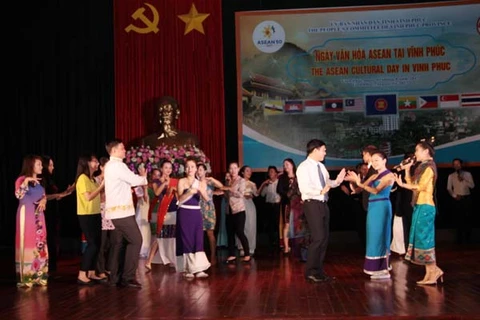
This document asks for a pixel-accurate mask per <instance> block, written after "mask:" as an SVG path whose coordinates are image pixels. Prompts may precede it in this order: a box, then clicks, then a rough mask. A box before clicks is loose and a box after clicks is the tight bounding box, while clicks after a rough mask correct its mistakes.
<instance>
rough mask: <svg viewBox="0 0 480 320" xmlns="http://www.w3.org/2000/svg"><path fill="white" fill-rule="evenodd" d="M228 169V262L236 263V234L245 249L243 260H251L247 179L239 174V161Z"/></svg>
mask: <svg viewBox="0 0 480 320" xmlns="http://www.w3.org/2000/svg"><path fill="white" fill-rule="evenodd" d="M228 171H229V173H230V176H231V180H230V183H229V184H228V185H227V187H228V188H226V190H227V191H225V195H226V197H227V199H228V205H229V208H228V211H227V214H226V220H227V221H226V222H227V235H228V258H227V260H226V261H225V262H226V263H234V262H235V261H236V259H237V257H236V254H235V235H236V236H237V237H238V239H239V240H240V242H241V244H242V248H243V250H244V251H245V256H244V257H243V259H242V261H243V262H250V260H251V257H250V248H249V246H248V239H247V237H246V236H245V218H246V216H245V201H244V194H245V180H244V179H243V178H242V177H240V176H239V175H238V171H239V167H238V163H237V162H232V163H230V165H229V168H228Z"/></svg>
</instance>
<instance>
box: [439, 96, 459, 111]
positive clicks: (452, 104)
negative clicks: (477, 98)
mask: <svg viewBox="0 0 480 320" xmlns="http://www.w3.org/2000/svg"><path fill="white" fill-rule="evenodd" d="M439 104H440V108H457V107H460V97H459V96H458V94H445V95H441V96H440V102H439Z"/></svg>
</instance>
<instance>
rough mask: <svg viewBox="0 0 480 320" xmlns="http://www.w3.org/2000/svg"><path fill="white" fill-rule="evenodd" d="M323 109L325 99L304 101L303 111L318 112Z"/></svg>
mask: <svg viewBox="0 0 480 320" xmlns="http://www.w3.org/2000/svg"><path fill="white" fill-rule="evenodd" d="M322 111H323V100H305V101H304V102H303V112H306V113H316V112H322Z"/></svg>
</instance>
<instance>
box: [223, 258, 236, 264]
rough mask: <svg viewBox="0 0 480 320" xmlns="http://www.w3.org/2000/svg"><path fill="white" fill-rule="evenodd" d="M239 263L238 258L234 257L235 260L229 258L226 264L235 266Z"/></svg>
mask: <svg viewBox="0 0 480 320" xmlns="http://www.w3.org/2000/svg"><path fill="white" fill-rule="evenodd" d="M236 261H237V258H236V257H234V258H228V259H227V260H225V263H226V264H233V263H235V262H236Z"/></svg>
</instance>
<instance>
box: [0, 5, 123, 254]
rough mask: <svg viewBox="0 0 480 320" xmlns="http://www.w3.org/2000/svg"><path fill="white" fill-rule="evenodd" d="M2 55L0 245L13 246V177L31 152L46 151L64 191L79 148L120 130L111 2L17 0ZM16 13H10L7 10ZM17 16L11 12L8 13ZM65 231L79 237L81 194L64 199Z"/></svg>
mask: <svg viewBox="0 0 480 320" xmlns="http://www.w3.org/2000/svg"><path fill="white" fill-rule="evenodd" d="M8 6H10V8H9V9H5V10H6V11H5V12H7V11H8V12H16V13H18V16H17V17H18V19H19V20H18V21H16V22H15V23H13V22H12V23H13V24H12V25H10V26H9V28H8V32H7V33H8V36H9V41H5V42H4V46H3V51H4V52H6V53H7V55H8V58H7V59H6V60H4V64H5V65H6V66H5V67H6V70H7V72H8V75H7V76H6V77H5V78H4V81H7V82H8V84H9V86H8V92H5V93H4V94H6V96H8V100H7V101H11V102H9V103H8V104H5V105H3V110H4V111H3V119H2V126H1V128H2V131H3V133H2V141H1V143H2V145H1V146H0V147H1V148H0V152H1V159H2V160H1V161H0V173H1V177H2V179H0V203H1V205H0V245H6V246H8V247H9V248H10V249H12V248H13V246H14V239H15V238H14V235H15V219H16V209H17V205H18V201H17V199H16V198H15V197H14V182H15V180H16V178H17V176H18V174H19V172H20V169H21V165H22V158H23V157H24V156H25V155H27V154H39V155H42V154H47V155H50V156H51V157H52V158H53V160H54V163H55V172H54V175H55V180H56V182H57V184H58V186H59V187H60V189H61V190H63V189H64V188H66V186H67V185H68V184H69V183H72V182H73V180H74V178H75V171H76V166H77V160H78V157H79V155H80V154H82V153H85V152H94V153H97V155H98V156H104V155H106V151H105V148H104V143H105V141H106V140H107V139H111V138H112V137H113V136H114V123H115V122H114V117H115V114H114V110H115V109H114V77H113V15H112V12H113V1H111V0H110V1H93V0H86V1H60V0H58V1H54V0H44V1H34V2H31V3H28V4H26V3H22V2H11V3H10V4H8ZM9 16H10V14H9ZM10 17H11V16H10ZM58 204H59V216H60V234H61V236H63V237H66V238H75V239H79V238H80V231H79V228H78V222H77V215H76V199H75V193H73V194H72V195H70V196H69V197H67V198H64V199H63V200H61V201H60V202H59V203H58Z"/></svg>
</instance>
